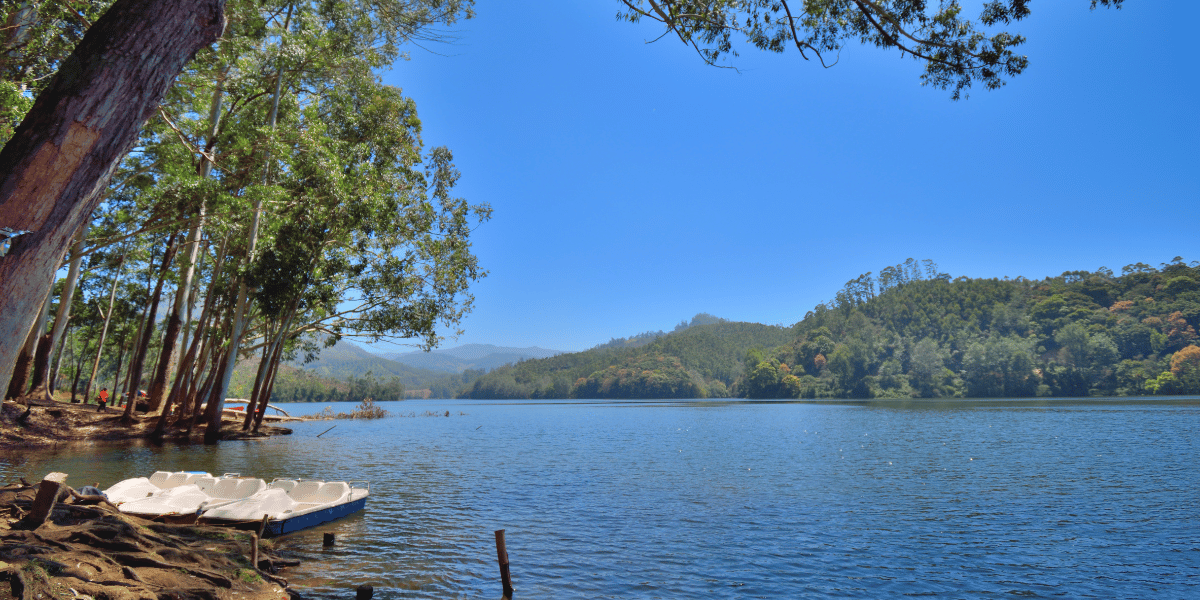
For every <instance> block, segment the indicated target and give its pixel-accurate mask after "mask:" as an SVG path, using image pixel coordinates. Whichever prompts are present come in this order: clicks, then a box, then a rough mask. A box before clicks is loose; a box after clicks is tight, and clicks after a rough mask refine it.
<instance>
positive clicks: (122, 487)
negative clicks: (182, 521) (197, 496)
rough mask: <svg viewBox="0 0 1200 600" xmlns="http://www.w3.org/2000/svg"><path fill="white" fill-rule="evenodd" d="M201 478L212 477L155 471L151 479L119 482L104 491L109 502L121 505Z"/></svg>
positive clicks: (136, 478)
mask: <svg viewBox="0 0 1200 600" xmlns="http://www.w3.org/2000/svg"><path fill="white" fill-rule="evenodd" d="M201 477H212V475H210V474H208V473H205V472H203V471H175V472H171V471H155V473H154V474H153V475H151V476H149V477H135V478H133V479H126V480H124V481H118V482H117V483H115V484H113V486H112V487H110V488H108V489H107V490H104V495H105V496H106V497H107V498H108V501H109V502H112V503H113V504H116V505H118V506H119V505H121V504H122V503H125V502H131V501H133V500H141V499H143V498H149V497H151V496H154V495H156V494H161V493H163V492H165V491H167V490H169V489H173V488H177V487H179V486H181V485H187V484H189V483H194V482H195V481H196V480H197V479H199V478H201Z"/></svg>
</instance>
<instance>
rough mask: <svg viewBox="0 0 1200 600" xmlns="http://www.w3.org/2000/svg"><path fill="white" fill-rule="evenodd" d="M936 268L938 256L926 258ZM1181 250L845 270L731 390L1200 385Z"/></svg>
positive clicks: (777, 393) (782, 392)
mask: <svg viewBox="0 0 1200 600" xmlns="http://www.w3.org/2000/svg"><path fill="white" fill-rule="evenodd" d="M926 262H927V266H931V265H932V263H928V261H926ZM1196 264H1197V263H1192V265H1188V264H1185V263H1184V262H1183V260H1182V259H1181V258H1176V259H1175V260H1174V261H1173V262H1171V263H1169V264H1164V265H1162V266H1161V268H1154V267H1151V266H1149V265H1146V264H1142V263H1138V264H1135V265H1129V266H1127V267H1125V268H1124V269H1122V273H1121V275H1119V276H1118V275H1115V274H1114V273H1113V272H1112V271H1110V270H1108V269H1105V268H1101V269H1099V270H1097V271H1095V272H1088V271H1071V272H1067V273H1063V274H1062V275H1060V276H1058V277H1049V278H1046V279H1044V280H1040V281H1037V280H1028V279H1024V278H1017V279H1004V280H999V279H968V278H965V277H960V278H957V279H953V280H951V279H950V278H949V276H946V275H944V274H939V273H937V272H936V268H935V267H932V268H930V269H928V270H922V269H917V268H915V267H916V263H915V261H911V260H910V261H909V262H908V263H905V264H904V265H897V266H896V267H889V268H888V269H885V270H884V271H883V272H881V274H880V277H872V274H870V273H868V274H865V275H863V276H861V277H859V278H857V279H854V280H851V281H850V282H849V283H847V284H846V287H845V288H844V289H843V290H841V291H840V292H838V294H837V298H836V300H834V301H832V302H830V303H828V304H822V305H819V306H817V307H816V309H814V310H813V311H811V312H809V313H808V315H806V316H805V318H804V320H803V321H801V322H800V323H798V324H796V326H795V328H794V329H795V332H796V338H795V339H794V340H792V341H791V342H790V343H788V344H786V345H781V346H779V347H776V348H774V349H773V350H770V351H767V352H762V353H752V354H754V356H751V357H748V359H747V362H749V363H750V364H753V365H754V367H753V368H751V369H750V370H749V372H747V373H745V374H744V375H743V376H742V377H741V378H740V379H739V380H738V381H737V382H736V384H735V391H736V393H737V394H738V395H742V396H748V397H757V398H766V397H807V398H820V397H858V398H867V397H901V398H903V397H938V396H965V397H996V396H1006V397H1025V396H1035V395H1036V396H1050V395H1053V396H1089V395H1105V396H1108V395H1119V396H1130V395H1133V396H1136V395H1146V394H1196V393H1200V348H1197V347H1196V341H1197V335H1196V328H1197V326H1200V268H1198V267H1197V266H1196Z"/></svg>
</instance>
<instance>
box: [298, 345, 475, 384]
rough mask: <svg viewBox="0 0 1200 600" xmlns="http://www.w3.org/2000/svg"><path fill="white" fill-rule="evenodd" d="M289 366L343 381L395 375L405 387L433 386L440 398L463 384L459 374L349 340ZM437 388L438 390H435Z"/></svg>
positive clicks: (379, 378)
mask: <svg viewBox="0 0 1200 600" xmlns="http://www.w3.org/2000/svg"><path fill="white" fill-rule="evenodd" d="M291 364H292V366H294V367H297V368H300V369H303V370H305V371H310V372H313V373H315V374H317V375H319V376H321V377H327V378H331V379H338V380H341V381H346V380H348V379H349V378H351V377H355V378H362V377H364V376H366V374H367V373H370V374H371V375H372V376H374V377H375V378H376V379H378V380H387V379H390V378H392V377H398V378H399V379H400V382H401V383H403V384H404V387H405V389H409V390H419V389H433V390H434V391H435V394H441V395H442V397H449V396H451V395H452V394H453V393H454V391H455V390H456V389H458V388H460V387H461V386H462V385H464V384H465V383H467V382H466V381H464V380H463V379H462V378H461V377H460V376H459V375H457V374H454V373H451V372H446V371H438V370H431V369H424V368H420V367H414V366H410V365H406V364H404V363H402V362H397V361H394V360H389V359H387V358H385V357H383V356H380V355H378V354H372V353H370V352H367V351H366V350H364V349H363V348H362V347H360V346H358V345H356V344H354V343H353V342H348V341H345V340H343V341H341V342H338V343H337V344H336V345H334V346H332V347H329V348H322V349H321V353H320V354H319V355H318V356H317V360H314V361H313V362H310V363H308V364H301V363H299V362H293V363H291ZM439 390H441V391H440V392H439Z"/></svg>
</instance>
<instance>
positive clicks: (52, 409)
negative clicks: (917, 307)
mask: <svg viewBox="0 0 1200 600" xmlns="http://www.w3.org/2000/svg"><path fill="white" fill-rule="evenodd" d="M123 411H124V409H123V408H109V409H107V410H106V411H105V412H97V411H96V405H95V404H71V403H69V402H41V403H36V404H34V405H33V406H31V407H26V406H24V405H21V404H17V403H15V402H4V405H3V409H2V410H0V448H18V449H19V448H30V447H38V446H53V445H55V444H61V443H70V442H79V441H91V440H132V439H141V438H148V437H150V434H151V433H152V432H153V431H154V425H155V420H156V418H157V417H153V416H144V415H142V414H139V413H135V414H134V416H133V422H132V423H128V424H127V423H124V422H123V420H122V415H123V414H124V413H123ZM241 429H242V424H241V421H240V420H239V421H235V420H233V419H231V418H226V420H225V424H224V426H223V427H222V430H221V433H222V439H253V438H264V437H269V436H272V435H287V434H290V433H291V432H292V430H291V429H288V428H286V427H278V426H273V425H267V424H265V423H264V424H263V426H262V427H261V429H260V431H259V434H258V435H250V434H243V433H242V431H241ZM203 432H204V427H203V426H197V427H196V429H195V430H194V431H193V432H192V434H191V437H194V438H197V439H198V438H200V437H201V436H202V434H203ZM188 437H189V436H188V435H187V433H186V432H183V431H181V430H178V429H174V430H171V431H168V432H167V439H172V440H180V439H186V438H188ZM0 600H3V599H2V598H0Z"/></svg>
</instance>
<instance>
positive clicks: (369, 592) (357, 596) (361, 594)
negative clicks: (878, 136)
mask: <svg viewBox="0 0 1200 600" xmlns="http://www.w3.org/2000/svg"><path fill="white" fill-rule="evenodd" d="M374 594H375V588H374V587H373V586H371V585H370V584H365V583H364V584H363V585H360V586H358V589H357V590H355V591H354V600H371V596H373V595H374Z"/></svg>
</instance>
